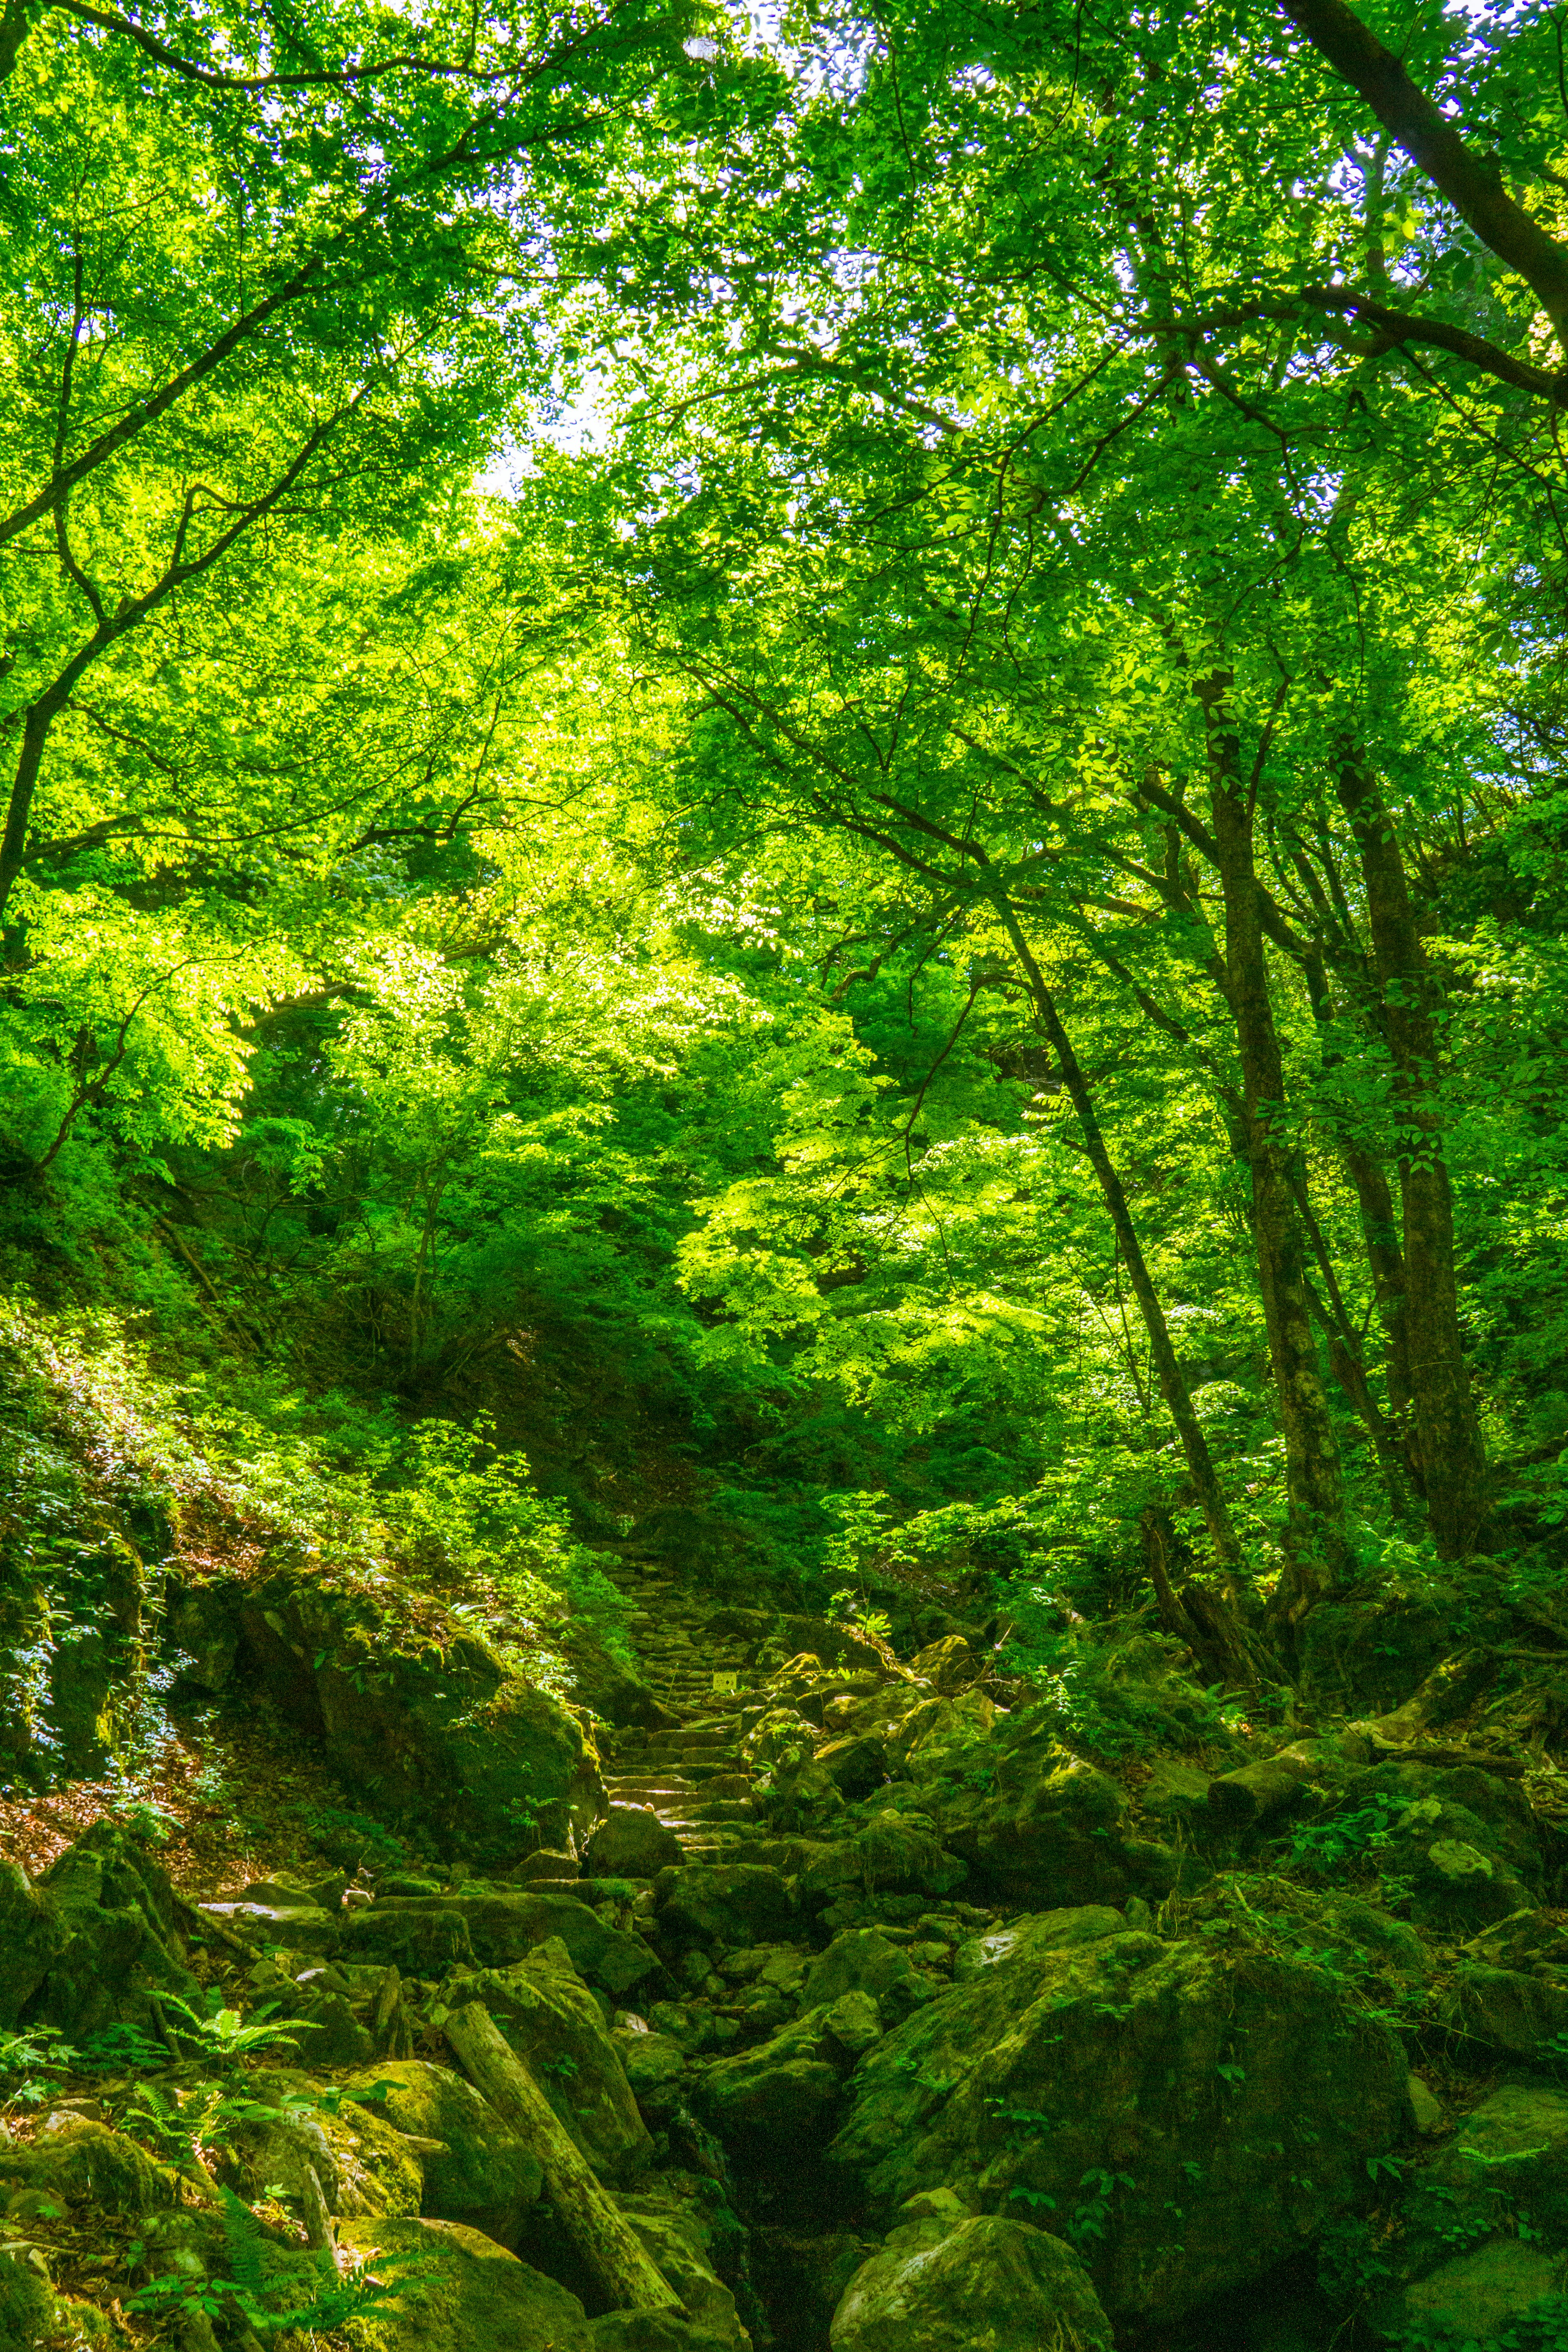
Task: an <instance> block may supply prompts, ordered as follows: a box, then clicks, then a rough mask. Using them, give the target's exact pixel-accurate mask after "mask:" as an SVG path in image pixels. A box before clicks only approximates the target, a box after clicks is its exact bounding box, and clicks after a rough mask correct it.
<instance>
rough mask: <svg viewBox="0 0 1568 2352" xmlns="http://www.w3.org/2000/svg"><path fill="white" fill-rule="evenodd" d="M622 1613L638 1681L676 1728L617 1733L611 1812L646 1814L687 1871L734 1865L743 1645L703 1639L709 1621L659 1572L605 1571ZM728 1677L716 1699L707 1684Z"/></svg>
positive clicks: (627, 1566)
mask: <svg viewBox="0 0 1568 2352" xmlns="http://www.w3.org/2000/svg"><path fill="white" fill-rule="evenodd" d="M610 1573H611V1575H612V1576H613V1577H614V1580H615V1581H616V1584H617V1585H618V1586H619V1587H620V1590H621V1591H622V1592H624V1593H625V1595H626V1599H627V1600H628V1601H630V1603H631V1608H630V1610H629V1612H628V1630H629V1632H630V1633H631V1637H632V1640H633V1642H634V1643H636V1645H637V1657H638V1661H639V1664H640V1665H641V1669H642V1673H643V1676H644V1678H645V1680H646V1681H647V1684H648V1685H649V1687H650V1689H651V1690H652V1691H653V1692H654V1695H655V1696H656V1697H657V1698H658V1700H659V1702H660V1704H661V1705H662V1706H665V1707H666V1708H667V1709H668V1711H669V1713H670V1714H672V1715H674V1716H677V1717H679V1718H680V1720H679V1723H678V1724H677V1726H676V1727H674V1728H673V1729H665V1730H659V1731H648V1730H642V1729H637V1728H626V1729H621V1730H618V1731H617V1732H616V1734H615V1744H614V1748H613V1750H612V1752H611V1753H610V1755H609V1756H608V1757H607V1758H606V1759H605V1760H606V1764H607V1766H608V1768H609V1769H606V1771H605V1790H607V1792H608V1795H609V1799H610V1802H611V1803H612V1805H650V1806H651V1807H652V1808H653V1810H654V1811H655V1812H656V1813H657V1814H658V1818H659V1820H660V1821H661V1822H663V1823H664V1825H665V1827H666V1829H668V1830H673V1831H674V1832H675V1834H676V1835H677V1837H679V1840H680V1844H681V1850H682V1853H684V1855H685V1858H686V1860H687V1861H688V1862H724V1861H736V1860H739V1859H740V1858H741V1853H742V1848H743V1846H744V1843H745V1840H746V1837H747V1835H748V1832H749V1830H750V1824H751V1822H752V1813H753V1807H752V1782H751V1776H750V1774H749V1773H748V1772H747V1770H746V1768H745V1765H744V1764H743V1763H742V1759H741V1751H740V1737H741V1712H742V1707H743V1706H747V1705H749V1704H752V1703H753V1702H752V1697H751V1694H750V1691H749V1689H748V1687H747V1685H748V1683H749V1680H750V1676H749V1675H748V1672H747V1667H746V1652H745V1644H744V1643H742V1642H739V1641H737V1640H735V1639H734V1638H733V1637H732V1636H726V1635H723V1634H719V1635H714V1634H710V1633H709V1632H708V1631H707V1622H706V1621H707V1618H708V1616H709V1615H710V1613H711V1612H710V1610H707V1609H705V1608H704V1607H703V1605H702V1603H701V1602H700V1601H696V1600H694V1598H693V1597H692V1596H691V1594H690V1593H689V1590H688V1588H686V1587H685V1586H683V1585H682V1584H681V1582H680V1580H679V1578H677V1577H675V1576H673V1575H671V1574H670V1573H669V1571H668V1570H664V1569H658V1568H654V1567H650V1566H646V1565H644V1564H643V1563H642V1562H641V1561H638V1560H636V1559H620V1560H618V1561H617V1562H616V1565H615V1566H614V1568H613V1569H612V1570H610ZM716 1675H717V1676H719V1677H720V1678H721V1680H722V1678H723V1677H724V1676H725V1675H733V1676H734V1677H735V1689H734V1690H733V1692H716V1691H715V1690H714V1687H713V1683H714V1677H715V1676H716Z"/></svg>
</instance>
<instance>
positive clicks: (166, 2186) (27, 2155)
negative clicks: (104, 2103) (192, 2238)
mask: <svg viewBox="0 0 1568 2352" xmlns="http://www.w3.org/2000/svg"><path fill="white" fill-rule="evenodd" d="M0 2181H4V2182H5V2184H6V2185H7V2191H8V2193H7V2195H6V2198H5V2214H6V2219H7V2221H8V2222H10V2223H11V2224H13V2225H15V2226H17V2227H20V2226H21V2225H22V2224H23V2223H25V2222H26V2221H30V2220H33V2219H36V2218H37V2215H38V2213H39V2212H40V2210H47V2209H49V2208H54V2209H56V2210H58V2207H60V2206H61V2205H66V2206H70V2205H93V2206H96V2207H97V2208H98V2210H100V2212H105V2213H118V2214H121V2215H123V2216H124V2217H125V2219H126V2220H128V2221H144V2220H145V2219H146V2217H147V2215H148V2214H149V2213H162V2212H167V2211H168V2210H170V2209H171V2208H172V2207H173V2206H174V2203H175V2201H176V2198H177V2189H176V2183H175V2177H174V2174H173V2173H172V2172H171V2171H170V2170H169V2169H168V2168H167V2167H166V2166H163V2165H160V2164H154V2163H153V2159H152V2158H151V2157H150V2156H148V2155H147V2154H146V2152H145V2150H143V2149H142V2148H140V2147H137V2145H136V2142H135V2141H134V2140H133V2139H128V2138H126V2137H125V2136H124V2134H123V2133H121V2132H117V2131H110V2129H109V2127H108V2126H106V2125H104V2124H101V2123H97V2122H94V2121H92V2120H90V2119H89V2117H87V2116H79V2115H74V2114H71V2113H70V2112H68V2111H66V2112H59V2113H56V2114H53V2115H49V2116H46V2117H45V2118H44V2120H43V2122H42V2123H41V2124H40V2125H39V2126H38V2130H37V2135H36V2137H35V2138H34V2140H33V2143H32V2146H31V2147H14V2146H4V2145H0ZM5 2340H6V2339H5V2335H4V2333H3V2332H0V2346H4V2345H5Z"/></svg>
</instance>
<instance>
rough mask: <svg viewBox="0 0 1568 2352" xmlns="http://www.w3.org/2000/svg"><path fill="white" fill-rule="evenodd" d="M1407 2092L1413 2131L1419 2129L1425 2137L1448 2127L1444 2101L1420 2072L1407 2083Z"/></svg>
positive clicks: (1413, 2075) (1406, 2096)
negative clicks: (1424, 2080)
mask: <svg viewBox="0 0 1568 2352" xmlns="http://www.w3.org/2000/svg"><path fill="white" fill-rule="evenodd" d="M1405 2098H1406V2100H1407V2102H1408V2105H1409V2114H1410V2126H1411V2129H1412V2130H1413V2131H1418V2132H1419V2133H1420V2134H1421V2135H1422V2137H1423V2138H1429V2137H1431V2135H1432V2134H1433V2133H1434V2132H1440V2131H1444V2130H1446V2129H1447V2122H1448V2116H1447V2109H1446V2108H1445V2107H1444V2105H1443V2102H1442V2101H1441V2099H1439V2098H1438V2096H1437V2095H1436V2092H1435V2091H1431V2090H1429V2089H1428V2088H1427V2086H1426V2084H1425V2083H1424V2082H1423V2081H1422V2079H1421V2077H1420V2075H1419V2074H1412V2075H1411V2077H1410V2080H1409V2081H1408V2083H1406V2084H1405Z"/></svg>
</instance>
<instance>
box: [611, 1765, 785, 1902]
mask: <svg viewBox="0 0 1568 2352" xmlns="http://www.w3.org/2000/svg"><path fill="white" fill-rule="evenodd" d="M747 1786H748V1787H749V1786H750V1783H749V1782H748V1783H747ZM680 1859H681V1845H680V1840H679V1838H678V1837H677V1836H676V1834H675V1832H674V1831H673V1830H667V1829H666V1828H665V1826H664V1823H663V1822H661V1821H660V1820H659V1817H658V1813H657V1812H656V1811H654V1809H653V1807H652V1806H651V1805H612V1806H611V1807H610V1811H609V1818H608V1819H607V1820H606V1821H603V1822H600V1823H599V1826H598V1828H597V1829H596V1830H595V1832H594V1834H593V1836H592V1837H591V1838H590V1839H589V1841H588V1846H587V1851H586V1853H584V1857H583V1861H584V1868H585V1869H587V1870H590V1871H593V1872H595V1873H596V1874H598V1875H599V1876H601V1877H605V1878H657V1877H658V1874H659V1872H660V1871H661V1870H668V1869H669V1868H670V1866H671V1865H672V1864H678V1863H679V1861H680Z"/></svg>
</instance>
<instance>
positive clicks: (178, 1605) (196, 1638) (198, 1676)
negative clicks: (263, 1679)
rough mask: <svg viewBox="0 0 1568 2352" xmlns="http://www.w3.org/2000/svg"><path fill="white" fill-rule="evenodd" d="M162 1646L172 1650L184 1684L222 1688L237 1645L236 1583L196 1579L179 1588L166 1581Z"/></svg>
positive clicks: (229, 1675)
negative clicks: (167, 1586)
mask: <svg viewBox="0 0 1568 2352" xmlns="http://www.w3.org/2000/svg"><path fill="white" fill-rule="evenodd" d="M163 1646H164V1648H165V1649H166V1650H169V1651H171V1652H173V1654H174V1663H175V1666H176V1669H177V1674H178V1679H179V1681H180V1683H181V1684H183V1685H184V1686H185V1687H186V1688H187V1689H192V1690H202V1691H220V1690H226V1688H227V1686H228V1685H229V1684H230V1683H231V1682H232V1681H233V1679H234V1668H235V1660H236V1657H237V1654H238V1651H239V1594H238V1591H237V1588H236V1587H233V1586H219V1585H208V1584H198V1585H191V1586H186V1587H184V1589H183V1590H182V1589H181V1588H180V1587H179V1586H178V1585H176V1584H174V1583H173V1582H171V1584H170V1587H169V1590H168V1592H167V1595H166V1597H165V1602H164V1614H163Z"/></svg>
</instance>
